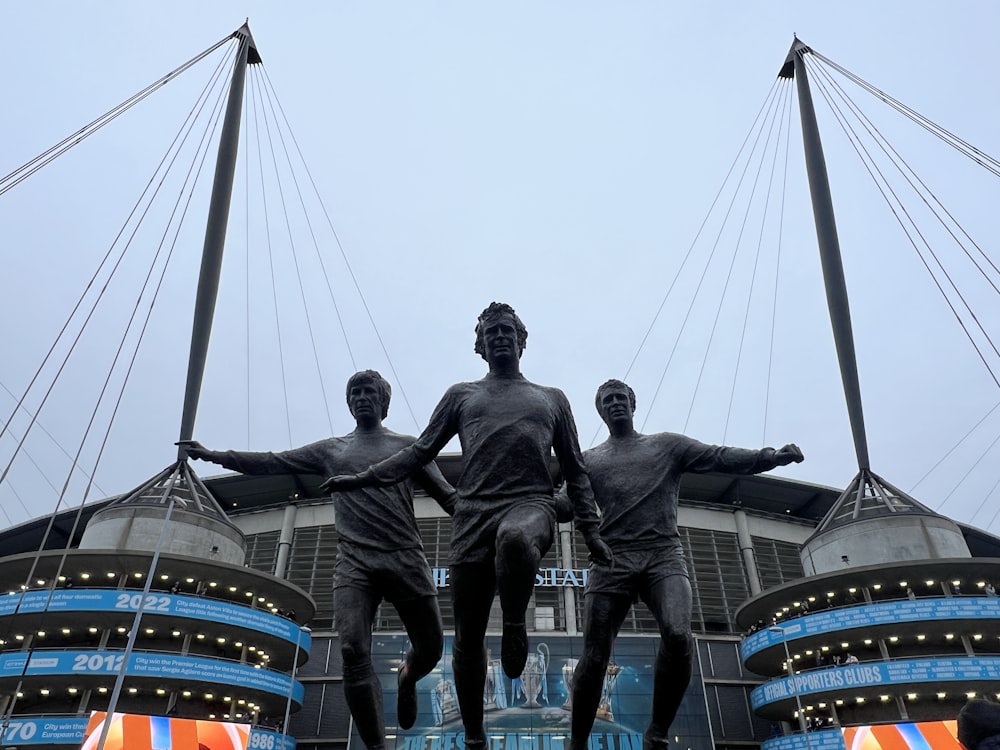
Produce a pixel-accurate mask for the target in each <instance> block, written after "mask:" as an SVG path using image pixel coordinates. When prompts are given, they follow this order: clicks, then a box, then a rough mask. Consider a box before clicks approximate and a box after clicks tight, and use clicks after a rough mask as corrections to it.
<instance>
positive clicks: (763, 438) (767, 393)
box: [760, 84, 792, 445]
mask: <svg viewBox="0 0 1000 750" xmlns="http://www.w3.org/2000/svg"><path fill="white" fill-rule="evenodd" d="M788 89H789V93H788V98H787V100H786V101H787V103H788V108H787V110H786V118H787V120H786V126H787V127H786V128H785V163H784V169H783V170H782V179H781V210H780V212H779V218H778V251H777V253H776V255H775V260H774V298H773V300H772V302H771V337H770V341H769V343H768V348H767V385H766V387H765V388H764V424H763V426H762V428H761V433H760V444H761V445H767V415H768V411H769V407H770V403H771V370H772V368H773V366H774V333H775V329H776V328H777V320H778V289H779V288H780V287H779V285H778V280H779V276H780V271H781V245H782V239H783V238H784V227H785V197H786V196H787V195H788V151H789V145H790V144H791V142H792V139H791V123H792V94H791V89H792V84H789V85H788Z"/></svg>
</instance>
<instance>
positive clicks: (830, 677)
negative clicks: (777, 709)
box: [750, 657, 1000, 710]
mask: <svg viewBox="0 0 1000 750" xmlns="http://www.w3.org/2000/svg"><path fill="white" fill-rule="evenodd" d="M793 680H794V681H793ZM995 680H1000V657H979V658H968V659H909V660H900V661H893V662H873V663H871V664H852V665H849V666H845V667H821V668H819V669H814V670H810V671H808V672H801V673H800V674H797V675H795V677H794V678H793V677H784V678H782V679H779V680H771V681H770V682H767V683H765V684H763V685H761V686H759V687H757V688H754V690H753V692H751V693H750V705H751V707H752V708H753V709H754V710H756V709H758V708H760V707H761V706H765V705H767V704H769V703H773V702H775V701H780V700H785V699H787V698H792V697H794V696H795V694H796V693H798V694H799V695H810V694H815V693H823V692H826V691H828V690H838V689H841V688H846V687H878V686H892V685H911V684H914V683H921V682H931V683H940V682H958V683H960V684H962V685H965V684H968V683H970V682H984V681H995Z"/></svg>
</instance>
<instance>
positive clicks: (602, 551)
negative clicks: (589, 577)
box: [587, 536, 615, 566]
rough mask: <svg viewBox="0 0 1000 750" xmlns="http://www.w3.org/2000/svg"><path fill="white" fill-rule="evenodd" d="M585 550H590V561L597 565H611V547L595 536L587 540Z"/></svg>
mask: <svg viewBox="0 0 1000 750" xmlns="http://www.w3.org/2000/svg"><path fill="white" fill-rule="evenodd" d="M587 549H589V550H590V559H591V561H592V562H595V563H597V564H598V565H608V566H610V565H613V564H614V561H615V556H614V554H613V553H612V552H611V547H609V546H608V543H607V542H605V541H604V540H603V539H601V537H599V536H597V537H594V538H593V539H589V540H587Z"/></svg>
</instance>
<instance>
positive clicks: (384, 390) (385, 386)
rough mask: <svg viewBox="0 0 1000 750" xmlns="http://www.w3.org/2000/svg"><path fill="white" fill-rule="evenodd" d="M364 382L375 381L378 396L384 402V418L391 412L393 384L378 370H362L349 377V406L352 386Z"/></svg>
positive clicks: (347, 394)
mask: <svg viewBox="0 0 1000 750" xmlns="http://www.w3.org/2000/svg"><path fill="white" fill-rule="evenodd" d="M362 383H374V385H375V389H376V390H377V391H378V398H379V401H380V402H381V404H382V419H385V418H386V416H387V415H388V414H389V400H390V399H391V398H392V386H390V385H389V381H388V380H386V379H385V378H383V377H382V375H381V373H379V372H378V371H377V370H361V372H356V373H354V374H353V375H351V377H350V378H348V379H347V393H346V397H347V406H348V407H350V405H351V388H353V387H354V386H356V385H360V384H362Z"/></svg>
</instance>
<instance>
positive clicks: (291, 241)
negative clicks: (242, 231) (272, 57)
mask: <svg viewBox="0 0 1000 750" xmlns="http://www.w3.org/2000/svg"><path fill="white" fill-rule="evenodd" d="M261 91H262V93H263V94H264V95H267V89H266V88H265V87H263V86H262V87H261ZM267 103H269V104H270V105H271V117H273V118H274V123H275V130H276V131H277V134H278V142H279V143H280V144H281V147H282V149H283V150H284V153H285V161H286V163H287V164H288V167H289V169H291V160H290V159H289V158H288V148H287V146H286V145H285V139H284V137H283V136H282V134H281V130H280V129H279V128H278V120H277V117H275V115H274V103H273V102H271V101H268V102H267ZM262 107H264V105H263V103H262ZM267 114H268V113H267V108H266V107H264V127H265V129H266V131H267V139H268V142H269V143H270V144H271V159H272V162H273V165H274V177H275V180H276V181H277V184H278V196H279V197H280V198H281V210H282V212H283V214H284V217H285V229H286V230H287V232H288V248H289V251H290V252H291V255H292V264H293V265H294V266H295V278H296V281H297V282H298V285H299V295H300V297H301V300H302V310H303V312H304V313H305V318H306V330H307V331H308V333H309V343H310V344H311V345H312V354H313V362H314V363H315V364H316V377H317V378H318V379H319V389H320V393H321V395H322V396H323V406H324V408H325V411H326V420H327V425H328V426H329V428H330V433H331V434H332V433H333V417H332V414H331V411H330V400H329V399H328V398H327V395H326V384H325V382H324V380H323V368H322V367H321V366H320V363H319V350H318V349H317V347H316V334H315V333H314V331H313V324H312V317H311V316H310V315H309V305H307V304H306V288H305V284H303V283H302V269H301V267H300V266H299V256H298V253H296V252H295V238H294V237H293V235H292V225H291V221H290V220H289V215H288V205H287V203H286V202H285V190H284V186H283V185H282V182H281V172H280V170H279V169H278V162H277V158H276V156H275V151H274V139H273V136H272V134H271V126H270V124H269V122H270V121H269V119H268V116H267ZM292 181H293V183H294V184H295V189H296V191H298V195H299V203H300V205H301V206H302V209H303V212H304V213H305V204H304V203H302V192H301V191H299V190H298V187H299V186H298V182H297V181H296V180H295V175H294V172H293V173H292ZM306 223H307V224H309V217H308V214H306ZM309 231H310V234H311V235H312V238H313V243H314V245H315V247H316V250H317V252H318V251H319V245H318V244H316V236H315V235H314V234H312V225H311V224H309Z"/></svg>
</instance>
